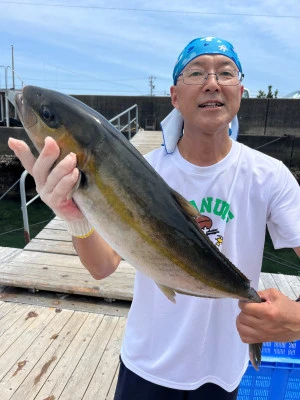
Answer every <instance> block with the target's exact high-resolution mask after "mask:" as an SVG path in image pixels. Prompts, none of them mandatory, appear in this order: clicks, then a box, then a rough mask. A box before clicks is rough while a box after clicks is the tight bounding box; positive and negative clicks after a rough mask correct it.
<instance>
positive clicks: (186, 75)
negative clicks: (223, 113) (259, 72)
mask: <svg viewBox="0 0 300 400" xmlns="http://www.w3.org/2000/svg"><path fill="white" fill-rule="evenodd" d="M209 75H215V77H216V79H217V82H218V84H219V85H222V86H236V85H238V84H239V83H240V82H242V80H243V78H244V74H242V73H241V72H239V71H234V70H233V71H232V70H224V71H220V72H217V73H215V74H213V73H208V72H206V71H202V70H200V69H187V70H185V71H183V72H181V74H179V75H178V78H179V77H180V76H182V81H183V83H184V84H185V85H204V84H205V82H206V81H207V79H208V76H209Z"/></svg>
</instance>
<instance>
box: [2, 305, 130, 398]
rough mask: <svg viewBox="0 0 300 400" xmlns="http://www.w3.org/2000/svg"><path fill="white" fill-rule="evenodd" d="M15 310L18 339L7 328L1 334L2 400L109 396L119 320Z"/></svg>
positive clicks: (121, 325)
mask: <svg viewBox="0 0 300 400" xmlns="http://www.w3.org/2000/svg"><path fill="white" fill-rule="evenodd" d="M0 306H2V304H0ZM15 308H17V309H20V312H19V314H20V317H19V319H18V320H16V321H15V322H14V325H15V331H18V334H16V335H15V336H13V335H11V333H12V327H9V328H8V329H7V330H6V331H5V332H4V336H5V338H7V341H8V342H7V343H6V346H5V350H4V351H2V353H1V354H0V383H1V400H21V399H22V400H24V399H27V400H45V399H58V398H61V399H72V400H76V399H78V400H83V399H88V400H99V399H103V400H104V399H106V398H108V397H107V396H108V394H109V393H110V396H112V395H113V391H114V388H115V382H116V374H117V372H118V365H119V352H120V347H121V341H122V337H123V333H124V327H125V322H126V319H125V318H124V317H117V316H108V315H103V314H95V313H87V312H80V311H74V310H65V309H55V308H47V307H36V308H34V312H33V310H32V309H31V314H28V309H27V308H25V307H24V306H22V305H20V304H17V305H16V307H15ZM29 308H30V307H29ZM12 312H13V309H12V310H11V311H10V313H12ZM26 317H28V318H26ZM19 320H20V321H19ZM18 321H19V325H18V326H17V325H16V324H17V322H18ZM2 337H3V335H2ZM2 337H1V339H2ZM1 344H2V341H1ZM1 347H2V346H1ZM111 398H113V397H111Z"/></svg>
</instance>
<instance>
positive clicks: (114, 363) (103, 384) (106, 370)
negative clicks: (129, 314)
mask: <svg viewBox="0 0 300 400" xmlns="http://www.w3.org/2000/svg"><path fill="white" fill-rule="evenodd" d="M125 322H126V321H125V319H124V318H122V319H121V318H120V319H119V321H118V325H117V326H116V329H115V330H114V332H113V335H112V337H111V338H110V341H109V343H108V345H107V346H106V349H105V352H104V353H103V356H102V358H101V363H99V364H98V366H97V369H96V371H95V373H94V374H93V379H92V380H91V382H90V384H89V386H88V389H87V391H86V392H85V394H84V397H83V398H82V399H83V400H91V399H94V400H96V399H106V396H107V394H108V393H109V391H110V387H111V384H112V382H113V381H114V378H115V375H116V370H117V368H118V366H119V357H118V356H119V354H120V347H121V342H122V338H123V334H124V330H125ZM97 351H98V350H97Z"/></svg>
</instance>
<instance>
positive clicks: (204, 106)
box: [199, 102, 224, 108]
mask: <svg viewBox="0 0 300 400" xmlns="http://www.w3.org/2000/svg"><path fill="white" fill-rule="evenodd" d="M223 105H224V104H223V103H219V102H209V103H203V104H200V105H199V107H201V108H206V107H209V108H212V107H213V108H218V107H222V106H223Z"/></svg>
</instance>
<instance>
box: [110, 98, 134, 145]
mask: <svg viewBox="0 0 300 400" xmlns="http://www.w3.org/2000/svg"><path fill="white" fill-rule="evenodd" d="M133 110H135V117H134V118H133V119H131V111H133ZM126 115H127V120H126V124H125V125H123V126H121V118H122V117H123V116H126ZM115 121H117V125H116V126H115V125H114V124H113V122H115ZM109 122H110V123H111V124H113V125H114V126H115V127H116V128H117V129H118V130H119V131H120V132H125V131H126V132H128V140H131V132H132V129H131V126H132V124H134V125H135V132H137V131H138V129H139V112H138V106H137V104H135V105H134V106H131V107H129V108H127V110H125V111H123V112H121V113H120V114H118V115H116V116H115V117H113V118H112V119H110V120H109Z"/></svg>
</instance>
